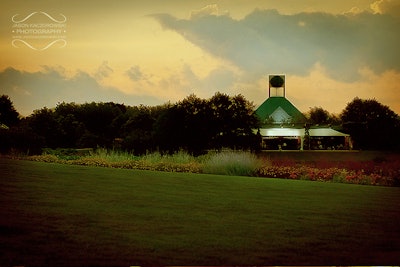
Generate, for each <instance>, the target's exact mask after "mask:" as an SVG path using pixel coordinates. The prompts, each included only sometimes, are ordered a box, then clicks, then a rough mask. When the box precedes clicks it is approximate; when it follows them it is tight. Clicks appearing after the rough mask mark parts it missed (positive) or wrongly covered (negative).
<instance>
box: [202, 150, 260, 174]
mask: <svg viewBox="0 0 400 267" xmlns="http://www.w3.org/2000/svg"><path fill="white" fill-rule="evenodd" d="M261 165H262V162H261V160H260V159H258V158H257V156H256V155H254V154H251V153H249V152H234V151H230V152H222V153H216V154H210V155H208V156H206V159H205V160H204V163H203V172H204V173H210V174H222V175H238V176H252V175H254V174H256V173H257V170H258V169H259V168H260V167H261Z"/></svg>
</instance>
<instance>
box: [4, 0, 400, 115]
mask: <svg viewBox="0 0 400 267" xmlns="http://www.w3.org/2000/svg"><path fill="white" fill-rule="evenodd" d="M34 12H36V13H34ZM40 12H43V13H40ZM45 14H48V15H49V16H50V17H51V18H53V19H54V20H56V21H58V22H55V21H52V20H51V18H50V17H48V16H46V15H45ZM29 15H31V16H30V17H28V16H29ZM22 20H24V21H23V22H19V21H22ZM64 20H65V21H64ZM18 23H20V24H27V25H32V24H35V25H41V24H42V26H41V27H42V28H43V27H44V29H45V30H48V29H54V28H49V27H50V26H43V24H47V25H48V24H50V23H52V24H63V27H62V28H61V29H62V31H63V32H62V33H59V34H58V35H59V36H57V38H48V37H46V38H42V39H41V38H39V35H38V34H36V33H35V34H31V35H29V34H26V33H22V34H17V33H16V30H18V29H19V30H23V29H30V28H23V27H24V26H22V25H19V26H18V25H17V26H16V24H18ZM25 27H28V26H25ZM29 27H30V26H29ZM39 28H40V27H39ZM399 29H400V0H336V1H324V0H214V1H201V0H200V1H199V0H196V1H191V0H186V1H177V0H171V1H166V0H148V1H142V0H140V1H135V0H126V1H118V0H116V1H101V0H100V1H77V0H70V1H57V0H51V1H50V0H36V1H20V0H2V1H1V3H0V31H1V34H0V53H1V54H0V56H1V61H0V94H6V95H9V96H10V98H11V100H12V101H13V103H14V106H15V107H16V109H17V111H18V112H20V113H21V114H22V115H24V116H27V115H29V114H31V113H32V111H33V110H35V109H40V108H42V107H44V106H46V107H49V108H52V107H55V106H56V105H57V103H59V102H76V103H85V102H92V101H103V102H108V101H113V102H117V103H124V104H126V105H139V104H144V105H158V104H163V103H165V102H168V101H171V102H176V101H179V100H182V99H183V98H185V97H186V96H188V95H190V94H192V93H193V94H195V95H197V96H198V97H201V98H209V97H211V96H212V95H214V94H215V92H217V91H219V92H223V93H227V94H229V95H236V94H242V95H244V96H245V97H246V99H248V100H250V101H252V102H254V104H255V105H256V107H257V106H258V105H260V104H261V103H262V102H263V101H264V100H265V99H266V98H267V97H268V75H269V74H285V75H286V90H287V91H286V92H287V93H286V96H287V98H288V99H289V100H290V101H291V102H292V103H293V104H294V105H295V106H297V107H298V108H299V109H300V110H301V111H302V112H307V111H308V110H309V108H310V107H315V106H318V107H322V108H324V109H326V110H328V111H329V112H331V113H340V112H341V111H342V110H343V109H344V108H345V106H346V105H347V103H348V102H350V101H351V100H352V99H354V98H355V97H360V98H363V99H370V98H374V99H376V100H378V101H379V102H381V103H382V104H384V105H387V106H389V107H390V108H391V109H392V110H393V111H395V112H396V113H397V114H400V94H399V93H398V91H399V89H400V52H399V49H400V33H399ZM64 31H65V32H64ZM58 37H62V38H61V39H62V40H61V41H57V40H58V39H60V38H58ZM20 40H22V41H24V42H22V41H20ZM52 41H56V42H54V43H53V44H52V45H50V46H49V47H47V48H45V47H46V46H48V45H49V44H50V43H51V42H52ZM44 48H45V49H44Z"/></svg>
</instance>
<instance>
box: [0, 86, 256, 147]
mask: <svg viewBox="0 0 400 267" xmlns="http://www.w3.org/2000/svg"><path fill="white" fill-rule="evenodd" d="M3 98H4V99H8V100H9V101H6V100H4V102H9V103H12V102H11V100H10V99H9V98H8V97H7V96H3V97H2V99H3ZM11 106H12V105H11ZM8 109H10V106H8ZM12 109H13V108H12ZM14 111H15V109H14ZM9 113H12V112H9ZM13 114H14V115H15V113H13ZM1 120H2V121H1V122H2V125H7V128H8V129H2V130H1V131H0V134H1V141H0V142H1V144H0V147H1V150H2V152H3V153H5V152H8V151H10V150H11V149H16V150H18V151H23V152H24V153H40V150H41V148H44V147H49V148H59V147H72V148H93V147H105V148H118V149H122V150H127V151H130V152H133V153H134V154H144V153H147V152H152V151H160V152H161V153H174V152H176V151H178V150H181V149H183V150H186V151H188V152H189V153H192V154H195V155H197V154H201V153H203V152H204V151H206V150H208V149H220V148H222V147H229V148H232V149H256V146H257V143H258V141H257V140H256V137H257V136H256V134H254V133H253V129H257V128H258V127H259V121H258V118H257V116H256V115H255V114H254V105H253V104H252V103H251V102H249V101H248V100H246V99H245V98H244V97H243V96H242V95H236V96H229V95H227V94H222V93H216V94H215V95H214V96H212V97H211V98H210V99H201V98H199V97H197V96H195V95H190V96H188V97H186V98H185V99H183V100H182V101H179V102H177V103H174V104H171V103H166V104H164V105H160V106H144V105H140V106H127V105H124V104H116V103H113V102H107V103H95V102H92V103H85V104H76V103H65V102H63V103H59V104H58V105H57V106H56V107H55V108H53V109H49V108H47V107H44V108H41V109H39V110H35V111H34V112H33V114H32V115H30V116H28V117H26V118H20V119H17V120H14V121H12V122H11V121H6V120H5V119H1ZM3 121H4V122H3ZM9 126H10V127H9ZM3 128H5V127H3Z"/></svg>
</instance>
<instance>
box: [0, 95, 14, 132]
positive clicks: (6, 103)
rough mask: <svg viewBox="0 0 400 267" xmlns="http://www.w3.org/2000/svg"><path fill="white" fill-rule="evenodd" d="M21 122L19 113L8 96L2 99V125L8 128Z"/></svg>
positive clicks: (3, 96)
mask: <svg viewBox="0 0 400 267" xmlns="http://www.w3.org/2000/svg"><path fill="white" fill-rule="evenodd" d="M18 122H19V113H18V112H17V110H16V109H15V108H14V104H13V102H12V101H11V99H10V98H9V97H8V96H7V95H2V96H1V97H0V124H3V125H5V126H7V127H11V126H14V125H16V124H17V123H18Z"/></svg>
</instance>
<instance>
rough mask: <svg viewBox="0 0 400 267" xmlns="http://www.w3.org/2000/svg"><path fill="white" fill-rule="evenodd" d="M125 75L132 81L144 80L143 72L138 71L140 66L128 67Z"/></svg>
mask: <svg viewBox="0 0 400 267" xmlns="http://www.w3.org/2000/svg"><path fill="white" fill-rule="evenodd" d="M125 74H126V75H128V77H129V78H130V79H131V80H132V81H140V80H142V79H144V78H145V76H144V74H143V72H142V71H141V70H140V66H138V65H135V66H132V67H130V68H129V70H127V71H126V72H125Z"/></svg>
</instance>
